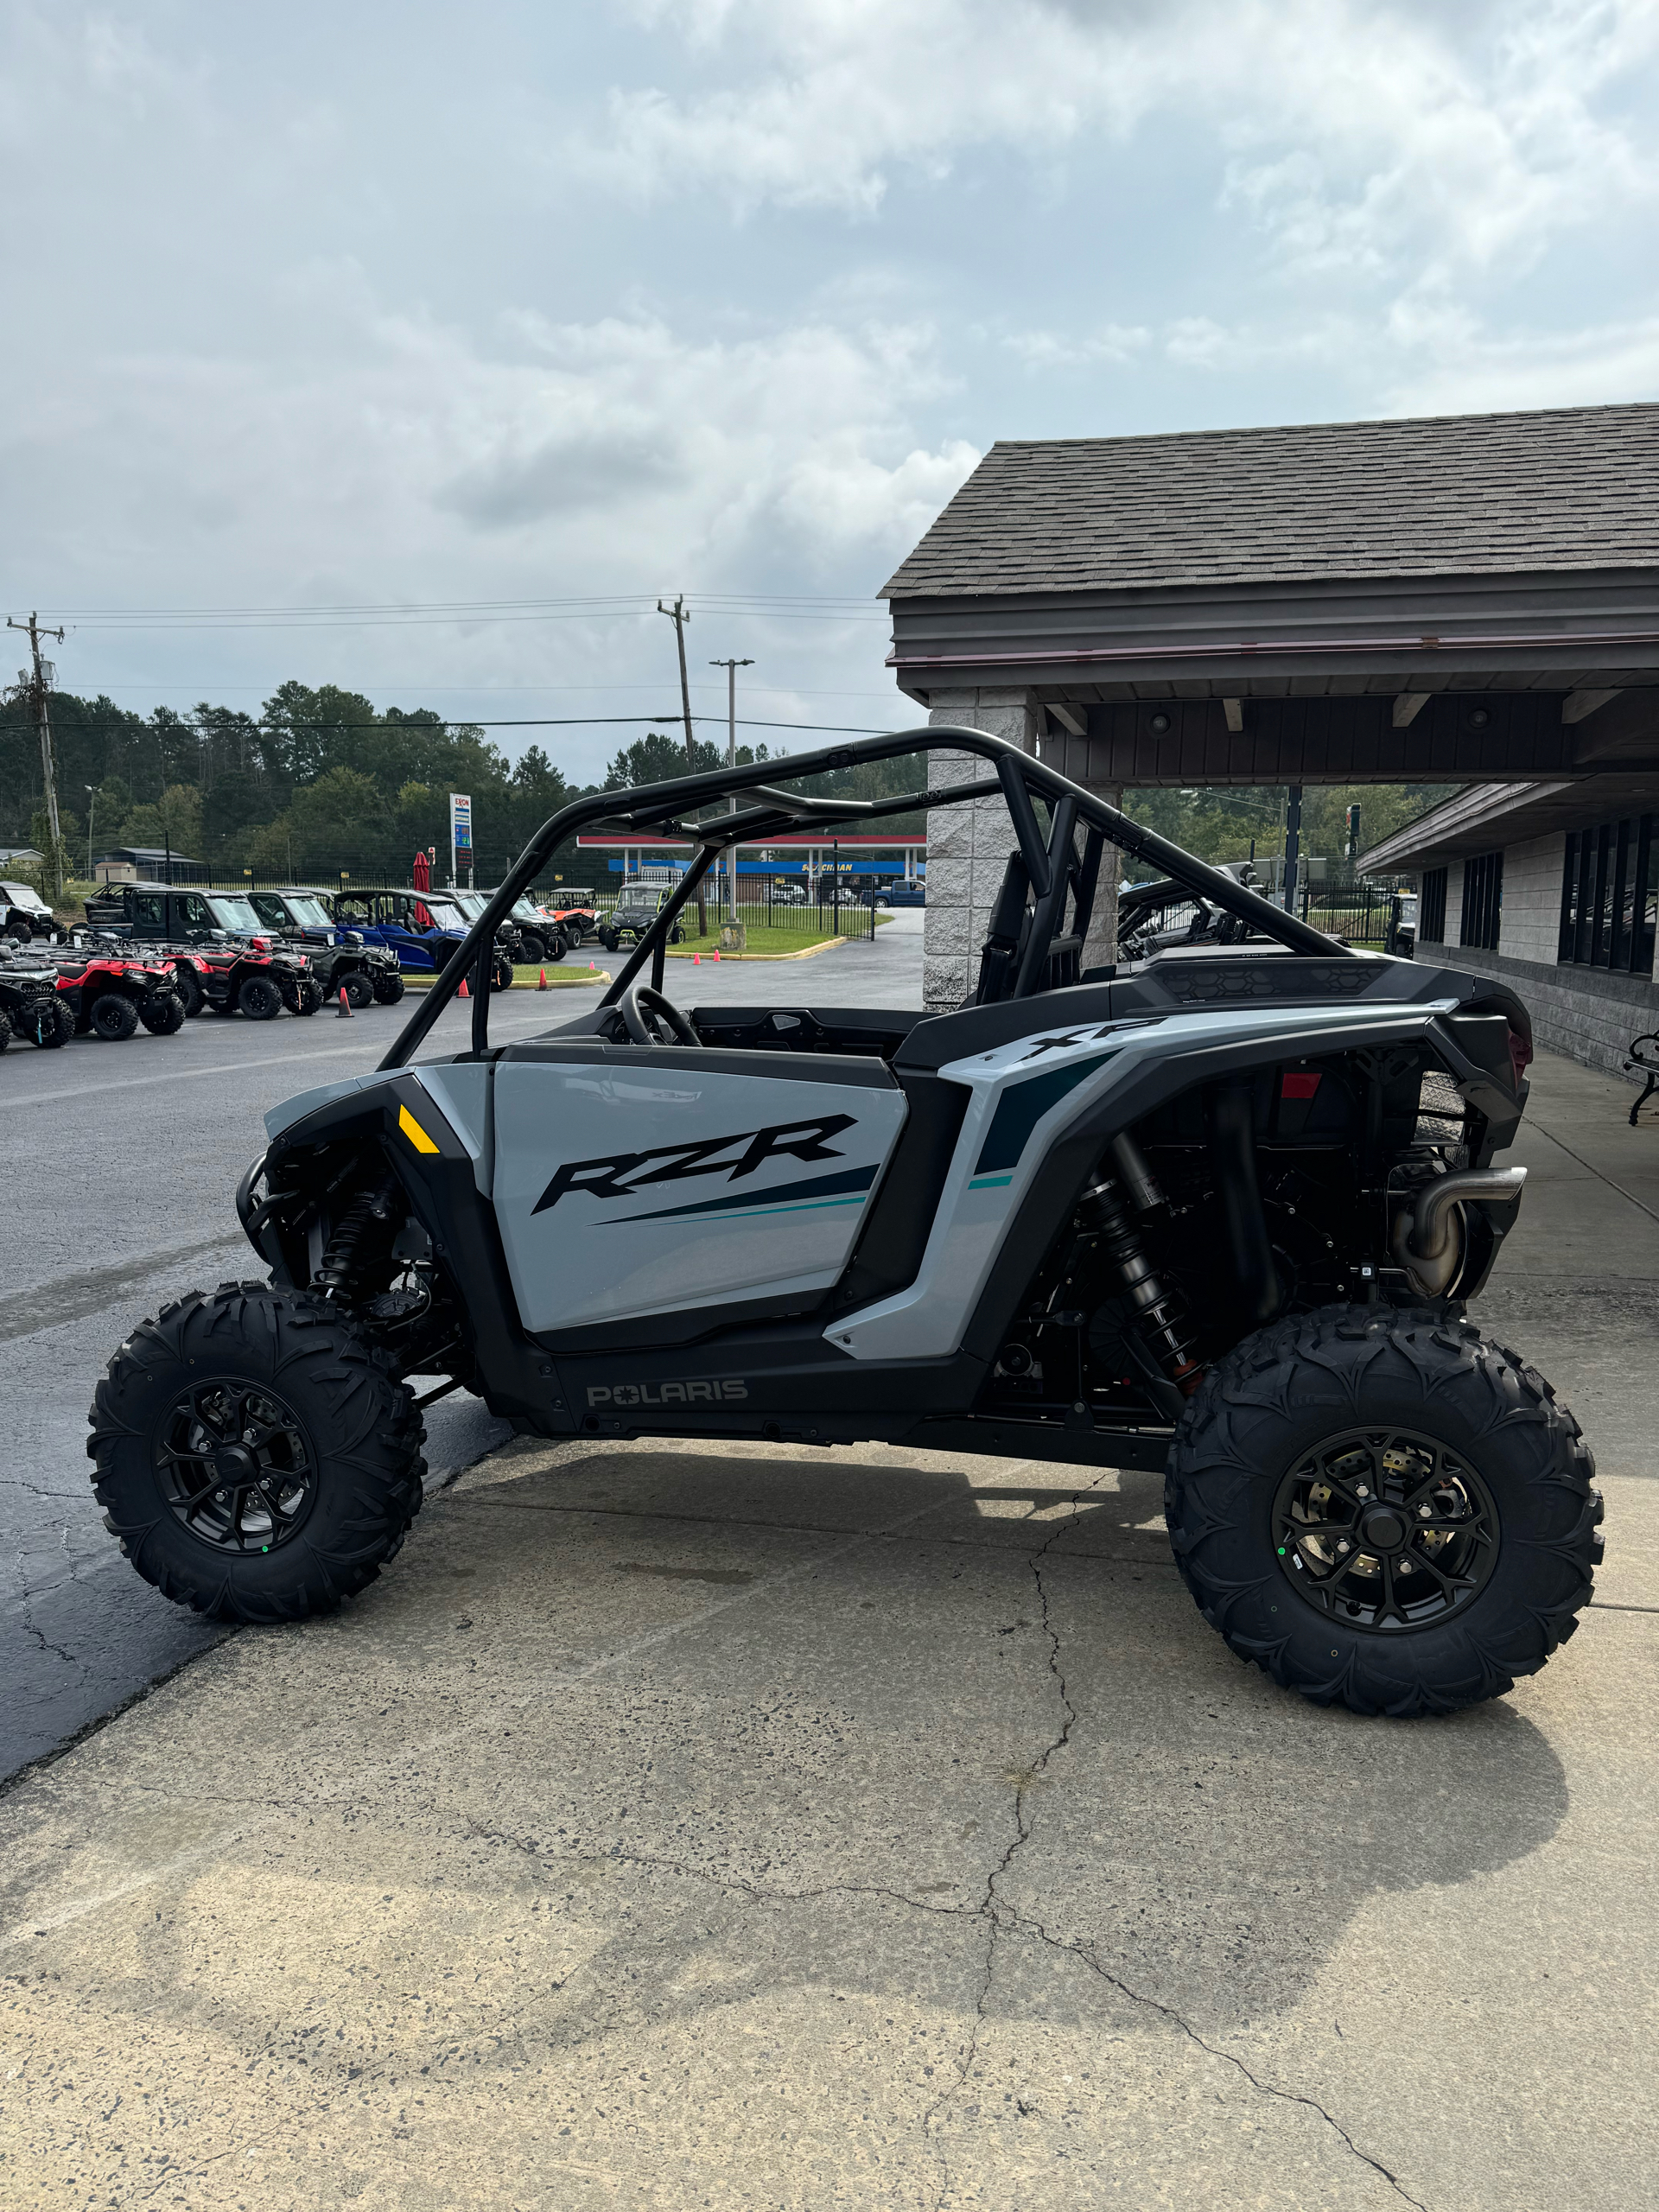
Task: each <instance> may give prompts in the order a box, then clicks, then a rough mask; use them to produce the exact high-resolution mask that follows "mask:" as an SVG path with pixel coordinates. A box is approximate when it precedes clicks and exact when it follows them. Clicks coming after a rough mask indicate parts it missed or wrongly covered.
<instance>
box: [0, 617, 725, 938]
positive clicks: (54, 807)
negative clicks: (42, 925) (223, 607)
mask: <svg viewBox="0 0 1659 2212" xmlns="http://www.w3.org/2000/svg"><path fill="white" fill-rule="evenodd" d="M6 627H7V629H8V630H26V631H27V632H29V653H30V656H31V658H32V659H33V661H34V664H35V665H34V672H33V674H32V675H31V674H30V672H29V670H27V669H25V670H24V671H23V672H22V676H23V684H24V688H25V689H26V690H27V691H28V693H29V703H30V705H31V706H32V707H33V708H34V709H35V721H36V722H37V723H38V724H39V726H40V733H41V779H42V780H43V781H44V783H45V785H46V818H47V821H48V823H49V824H50V826H51V831H52V880H53V882H54V885H55V886H56V895H57V896H58V897H59V898H60V899H61V898H62V896H63V838H62V836H61V833H60V830H59V829H58V779H57V777H56V775H55V774H54V771H53V766H52V718H51V715H50V714H49V712H48V708H47V693H48V690H50V689H51V686H52V681H53V678H54V677H55V676H56V674H57V671H56V669H54V667H53V665H52V664H51V662H50V661H49V660H42V659H41V638H42V637H47V638H55V639H57V641H58V643H59V644H60V645H61V644H62V643H63V632H62V631H61V630H48V629H43V628H42V626H41V618H40V616H39V615H38V614H31V615H30V616H29V620H28V621H27V622H17V621H14V620H13V619H12V617H11V616H10V614H8V615H7V617H6ZM686 727H687V728H690V723H688V724H687V725H686Z"/></svg>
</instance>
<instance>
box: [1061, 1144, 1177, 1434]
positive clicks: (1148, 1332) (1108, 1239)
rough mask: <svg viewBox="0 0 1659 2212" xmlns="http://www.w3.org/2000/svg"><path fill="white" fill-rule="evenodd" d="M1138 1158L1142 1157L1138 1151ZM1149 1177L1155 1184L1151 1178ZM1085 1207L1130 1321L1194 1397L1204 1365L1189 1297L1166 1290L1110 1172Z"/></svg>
mask: <svg viewBox="0 0 1659 2212" xmlns="http://www.w3.org/2000/svg"><path fill="white" fill-rule="evenodd" d="M1135 1157H1136V1158H1137V1159H1138V1158H1139V1155H1138V1154H1136V1155H1135ZM1147 1182H1148V1187H1152V1186H1151V1185H1150V1181H1149V1179H1147ZM1083 1211H1084V1216H1085V1217H1086V1218H1087V1220H1088V1222H1089V1224H1090V1227H1091V1228H1092V1229H1093V1230H1094V1231H1095V1233H1096V1236H1098V1237H1099V1238H1100V1241H1101V1247H1102V1249H1103V1253H1104V1255H1105V1257H1106V1259H1107V1260H1108V1261H1109V1263H1110V1264H1111V1265H1112V1266H1113V1267H1114V1268H1116V1270H1117V1273H1118V1276H1119V1279H1120V1280H1121V1281H1122V1285H1123V1289H1124V1293H1125V1294H1126V1295H1127V1297H1128V1300H1129V1303H1130V1305H1131V1306H1133V1307H1134V1309H1135V1314H1134V1319H1133V1320H1132V1322H1131V1324H1130V1327H1131V1329H1132V1331H1133V1332H1134V1335H1135V1338H1136V1339H1137V1340H1138V1341H1139V1342H1140V1343H1141V1344H1142V1345H1143V1346H1144V1347H1145V1349H1146V1350H1147V1351H1148V1352H1149V1353H1150V1354H1151V1356H1152V1357H1153V1358H1154V1360H1155V1361H1156V1362H1157V1364H1158V1368H1159V1370H1160V1373H1162V1374H1163V1375H1165V1376H1167V1378H1168V1379H1169V1381H1170V1382H1172V1383H1173V1384H1174V1385H1175V1387H1176V1389H1178V1390H1179V1391H1180V1392H1182V1394H1183V1395H1186V1396H1190V1395H1192V1392H1193V1391H1194V1390H1196V1389H1198V1383H1199V1381H1200V1379H1201V1377H1202V1376H1203V1373H1204V1370H1203V1369H1202V1368H1201V1367H1200V1366H1199V1364H1198V1361H1197V1360H1196V1359H1194V1358H1193V1357H1192V1338H1191V1336H1190V1335H1189V1334H1188V1332H1187V1326H1186V1304H1185V1300H1184V1299H1183V1298H1182V1297H1181V1295H1180V1294H1179V1291H1174V1290H1166V1288H1165V1287H1164V1286H1163V1284H1162V1283H1161V1282H1160V1280H1159V1277H1158V1273H1157V1270H1156V1269H1155V1268H1154V1266H1153V1264H1152V1262H1151V1261H1150V1260H1149V1259H1147V1254H1146V1248H1145V1246H1144V1245H1143V1244H1142V1243H1141V1232H1140V1230H1138V1229H1137V1228H1136V1227H1135V1217H1134V1216H1133V1214H1132V1213H1131V1212H1130V1211H1129V1202H1128V1198H1126V1197H1125V1195H1124V1192H1123V1190H1122V1185H1120V1184H1119V1183H1118V1182H1116V1180H1114V1179H1112V1178H1110V1177H1108V1178H1107V1179H1105V1180H1104V1181H1103V1182H1099V1183H1094V1184H1091V1185H1090V1187H1089V1188H1088V1189H1087V1190H1086V1191H1085V1192H1084V1194H1083Z"/></svg>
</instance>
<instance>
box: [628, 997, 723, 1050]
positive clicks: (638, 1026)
mask: <svg viewBox="0 0 1659 2212" xmlns="http://www.w3.org/2000/svg"><path fill="white" fill-rule="evenodd" d="M616 1011H617V1013H618V1014H620V1015H621V1017H622V1027H624V1028H625V1029H626V1031H627V1033H628V1041H629V1043H630V1044H633V1045H695V1046H702V1038H701V1037H699V1036H698V1034H697V1033H696V1030H695V1029H694V1028H693V1027H691V1024H690V1021H689V1020H688V1019H687V1018H686V1016H685V1015H684V1014H682V1013H681V1012H680V1009H679V1008H678V1007H677V1006H676V1005H674V1004H673V1002H672V1001H671V1000H668V999H665V998H664V996H663V995H662V993H661V992H660V991H653V990H652V988H651V985H650V984H649V983H630V984H629V985H628V988H627V989H626V991H624V992H623V994H622V995H621V997H620V999H618V1001H617V1002H616Z"/></svg>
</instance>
